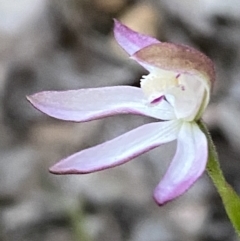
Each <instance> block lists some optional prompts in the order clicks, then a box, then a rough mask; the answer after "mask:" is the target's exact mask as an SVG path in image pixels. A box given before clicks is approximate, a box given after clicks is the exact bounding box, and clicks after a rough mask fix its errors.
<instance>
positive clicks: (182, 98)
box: [141, 69, 205, 121]
mask: <svg viewBox="0 0 240 241" xmlns="http://www.w3.org/2000/svg"><path fill="white" fill-rule="evenodd" d="M141 88H142V90H143V92H144V94H145V95H146V97H147V98H148V101H149V102H150V103H154V104H157V102H159V101H160V100H161V98H162V97H165V99H166V100H167V101H168V102H169V103H170V104H171V106H172V107H173V108H174V111H175V114H176V117H177V119H184V120H186V121H192V120H194V119H195V118H196V117H197V116H198V114H199V111H200V110H201V108H202V103H203V101H204V98H205V97H204V96H205V87H204V85H203V84H202V81H200V80H199V79H198V77H196V76H193V75H189V74H179V73H174V72H170V71H166V70H160V69H154V70H153V71H151V73H150V74H149V75H147V76H143V78H142V80H141Z"/></svg>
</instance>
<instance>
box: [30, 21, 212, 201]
mask: <svg viewBox="0 0 240 241" xmlns="http://www.w3.org/2000/svg"><path fill="white" fill-rule="evenodd" d="M114 35H115V39H116V41H117V42H118V44H119V45H120V46H121V47H122V48H123V49H124V50H125V51H126V52H127V53H128V54H129V55H130V58H131V59H133V60H135V61H137V62H138V63H139V64H140V65H142V66H143V67H144V68H145V69H146V70H147V71H148V72H149V74H148V75H145V76H143V77H142V79H141V88H138V87H131V86H114V87H102V88H92V89H80V90H69V91H44V92H40V93H37V94H34V95H32V96H29V97H28V100H29V101H30V103H31V104H32V105H33V106H35V107H36V108H37V109H39V110H40V111H42V112H44V113H46V114H47V115H49V116H52V117H54V118H57V119H61V120H66V121H74V122H86V121H91V120H96V119H100V118H103V117H107V116H113V115H118V114H136V115H143V116H150V117H153V118H154V119H155V120H156V121H155V122H153V123H148V124H145V125H143V126H140V127H138V128H136V129H134V130H132V131H129V132H127V133H125V134H123V135H121V136H119V137H116V138H115V139H113V140H110V141H107V142H105V143H102V144H100V145H97V146H94V147H91V148H89V149H86V150H82V151H80V152H77V153H75V154H73V155H71V156H69V157H67V158H65V159H63V160H61V161H60V162H59V163H57V164H55V165H54V166H53V167H51V168H50V172H51V173H54V174H85V173H92V172H96V171H100V170H104V169H107V168H111V167H115V166H118V165H121V164H123V163H126V162H128V161H130V160H132V159H133V158H135V157H137V156H139V155H141V154H143V153H145V152H147V151H149V150H151V149H153V148H156V147H158V146H161V145H162V144H164V143H168V142H171V141H173V140H177V148H176V153H175V156H174V157H173V160H172V162H171V164H170V166H169V168H168V170H167V172H166V174H165V175H164V177H163V178H162V180H161V181H160V183H159V184H158V185H157V187H156V189H155V191H154V199H155V201H156V202H157V203H158V204H159V205H162V204H164V203H166V202H168V201H170V200H172V199H174V198H176V197H178V196H179V195H181V194H183V193H184V192H185V191H186V190H188V189H189V188H190V187H191V186H192V185H193V183H194V182H195V181H196V180H197V179H198V178H199V177H200V176H201V175H202V173H203V172H204V170H205V168H206V163H207V159H208V142H207V138H206V136H205V134H204V133H203V132H202V131H201V129H200V128H199V126H198V122H197V121H198V120H199V119H200V118H201V116H202V114H203V112H204V110H205V108H206V106H207V105H208V102H209V97H210V92H211V87H212V85H213V82H214V78H215V76H214V75H215V74H214V68H213V64H212V62H211V60H210V59H209V58H208V57H206V56H205V55H204V54H202V53H201V52H199V51H197V50H195V49H193V48H190V47H186V46H183V45H176V44H172V43H162V42H159V41H158V40H157V39H155V38H152V37H149V36H146V35H143V34H140V33H137V32H135V31H133V30H131V29H129V28H128V27H126V26H124V25H123V24H121V23H120V22H118V21H117V20H115V26H114Z"/></svg>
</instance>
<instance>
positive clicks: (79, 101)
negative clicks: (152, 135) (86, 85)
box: [27, 86, 175, 122]
mask: <svg viewBox="0 0 240 241" xmlns="http://www.w3.org/2000/svg"><path fill="white" fill-rule="evenodd" d="M27 98H28V100H29V101H30V102H31V104H32V105H33V106H35V107H36V108H37V109H39V110H40V111H42V112H43V113H46V114H47V115H49V116H52V117H55V118H57V119H61V120H68V121H76V122H84V121H90V120H95V119H100V118H103V117H106V116H112V115H117V114H138V115H146V116H151V117H154V118H158V119H163V120H169V119H174V118H175V114H174V110H173V108H172V107H171V106H170V105H169V104H168V103H167V102H166V101H164V100H162V101H161V102H160V103H158V104H157V105H156V104H152V105H151V104H149V103H147V100H146V98H145V97H144V95H143V92H142V90H141V89H140V88H137V87H131V86H115V87H103V88H93V89H80V90H68V91H44V92H40V93H37V94H34V95H31V96H28V97H27Z"/></svg>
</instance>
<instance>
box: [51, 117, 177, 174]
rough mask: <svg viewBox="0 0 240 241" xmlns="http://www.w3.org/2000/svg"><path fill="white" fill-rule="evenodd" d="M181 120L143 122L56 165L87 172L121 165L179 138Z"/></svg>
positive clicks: (60, 170) (55, 169)
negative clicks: (141, 124) (144, 123)
mask: <svg viewBox="0 0 240 241" xmlns="http://www.w3.org/2000/svg"><path fill="white" fill-rule="evenodd" d="M180 126H181V122H179V121H176V120H174V121H165V122H156V123H150V124H146V125H143V126H141V127H138V128H136V129H134V130H132V131H130V132H127V133H125V134H123V135H122V136H119V137H117V138H115V139H113V140H111V141H107V142H105V143H103V144H100V145H97V146H95V147H92V148H89V149H86V150H83V151H80V152H78V153H76V154H74V155H72V156H70V157H68V158H66V159H64V160H62V161H60V162H59V163H57V164H56V165H54V166H53V167H52V168H50V172H52V173H55V174H84V173H90V172H95V171H99V170H103V169H107V168H110V167H114V166H118V165H121V164H123V163H125V162H127V161H130V160H131V159H133V158H135V157H137V156H139V155H141V154H143V153H145V152H147V151H149V150H151V149H153V148H155V147H157V146H160V145H161V144H164V143H167V142H170V141H173V140H175V139H176V137H177V135H178V132H179V128H180Z"/></svg>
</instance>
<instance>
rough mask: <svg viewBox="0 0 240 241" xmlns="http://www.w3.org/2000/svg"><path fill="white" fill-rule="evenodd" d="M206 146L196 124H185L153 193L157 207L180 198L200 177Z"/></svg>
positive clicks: (204, 164) (206, 151)
mask: <svg viewBox="0 0 240 241" xmlns="http://www.w3.org/2000/svg"><path fill="white" fill-rule="evenodd" d="M207 158H208V145H207V139H206V136H205V135H204V134H203V132H202V131H201V130H200V129H199V127H198V125H197V124H196V123H189V122H185V123H184V124H183V126H182V127H181V129H180V132H179V135H178V138H177V151H176V154H175V156H174V158H173V160H172V162H171V164H170V167H169V168H168V170H167V173H166V174H165V176H164V177H163V179H162V181H161V182H160V183H159V184H158V186H157V187H156V189H155V191H154V199H155V201H156V202H157V203H158V204H159V205H163V204H164V203H166V202H168V201H170V200H172V199H174V198H176V197H178V196H180V195H181V194H183V193H184V192H185V191H186V190H187V189H189V188H190V187H191V186H192V185H193V183H194V182H195V181H196V180H197V179H198V178H199V177H200V176H201V175H202V173H203V172H204V170H205V168H206V163H207Z"/></svg>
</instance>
